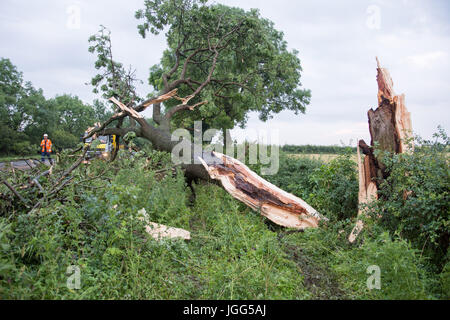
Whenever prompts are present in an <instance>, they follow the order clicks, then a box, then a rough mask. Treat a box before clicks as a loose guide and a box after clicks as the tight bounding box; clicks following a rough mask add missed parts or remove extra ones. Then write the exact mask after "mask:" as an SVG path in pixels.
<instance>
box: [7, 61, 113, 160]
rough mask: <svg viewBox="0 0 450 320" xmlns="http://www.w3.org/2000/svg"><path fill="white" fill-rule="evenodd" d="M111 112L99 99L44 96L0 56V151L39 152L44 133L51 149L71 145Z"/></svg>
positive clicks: (66, 95)
mask: <svg viewBox="0 0 450 320" xmlns="http://www.w3.org/2000/svg"><path fill="white" fill-rule="evenodd" d="M110 115H111V112H110V111H109V110H108V109H107V108H106V106H105V105H104V104H102V103H101V102H100V101H94V105H93V106H91V105H88V104H85V103H84V102H83V101H81V100H80V99H79V98H78V97H77V96H72V95H68V94H64V95H60V96H56V97H55V98H52V99H48V100H47V99H46V98H45V97H44V95H43V91H42V89H35V88H34V87H33V86H32V84H31V83H29V82H24V80H23V78H22V73H21V72H19V71H18V70H17V68H16V67H15V66H14V65H13V64H12V63H11V61H10V60H9V59H5V58H2V59H0V130H1V132H2V139H0V150H1V151H0V153H1V154H3V155H11V154H15V155H27V154H33V153H36V152H39V151H40V148H39V144H40V142H41V139H42V135H43V134H44V133H47V134H48V135H49V138H50V139H51V140H52V142H53V144H54V147H53V149H54V150H60V149H62V148H71V147H74V146H75V145H76V144H77V143H78V142H79V139H80V137H81V135H82V134H83V133H84V131H85V130H86V129H87V128H88V127H89V126H92V124H93V123H94V122H95V121H102V120H105V119H106V118H107V117H109V116H110Z"/></svg>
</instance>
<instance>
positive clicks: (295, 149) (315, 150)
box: [281, 144, 356, 154]
mask: <svg viewBox="0 0 450 320" xmlns="http://www.w3.org/2000/svg"><path fill="white" fill-rule="evenodd" d="M349 149H350V150H351V151H352V152H354V153H356V148H354V147H352V148H350V147H344V146H315V145H310V144H308V145H304V146H297V145H289V144H287V145H284V146H283V147H282V148H281V150H283V151H284V152H286V153H306V154H311V153H312V154H341V153H345V152H347V151H348V150H349Z"/></svg>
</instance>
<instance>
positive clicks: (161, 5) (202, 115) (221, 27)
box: [136, 0, 310, 129]
mask: <svg viewBox="0 0 450 320" xmlns="http://www.w3.org/2000/svg"><path fill="white" fill-rule="evenodd" d="M136 18H138V19H139V20H140V21H141V22H142V24H140V25H139V26H138V29H139V33H140V34H141V35H142V36H143V37H144V38H145V37H146V36H147V34H148V33H153V34H158V33H159V32H161V31H162V30H167V33H166V37H167V43H168V48H167V49H166V50H165V51H164V54H163V57H162V58H161V62H160V63H159V64H158V65H155V66H153V67H152V68H151V69H150V77H149V83H150V84H151V85H153V87H154V88H155V89H156V91H157V92H158V93H159V94H165V93H167V92H170V91H171V90H173V89H175V88H177V89H178V94H180V95H182V96H190V95H193V96H194V98H193V99H192V103H194V104H195V103H200V102H205V103H204V104H202V105H200V106H199V107H198V108H195V110H193V111H192V112H189V113H177V112H175V111H177V109H173V107H174V106H175V105H176V101H170V102H166V103H165V104H166V109H167V110H169V109H171V108H172V111H171V112H169V113H168V116H169V118H172V117H173V122H175V124H176V125H178V126H191V125H192V122H193V121H195V120H203V121H204V122H206V124H207V125H208V126H211V127H214V128H224V129H225V128H226V129H231V128H233V127H234V126H236V125H240V126H241V127H244V126H245V124H246V121H247V118H248V113H249V112H250V111H254V112H257V113H258V114H259V117H260V119H261V120H263V121H265V120H267V119H268V118H270V117H271V116H272V115H273V114H274V113H279V112H280V111H282V110H286V109H289V110H293V111H294V112H295V113H296V114H297V113H299V112H302V113H304V112H305V106H306V105H307V104H308V103H309V100H310V91H309V90H305V89H301V88H300V85H301V83H300V72H301V66H300V60H299V59H298V57H297V53H298V52H297V51H295V50H294V51H293V52H289V51H288V50H287V44H286V41H284V40H283V33H282V32H280V31H277V30H276V29H275V28H274V25H273V22H271V21H269V20H267V19H264V18H262V17H261V16H260V15H259V12H258V10H256V9H252V10H250V11H247V12H246V11H244V10H242V9H240V8H231V7H227V6H224V5H220V4H217V5H211V6H207V5H206V1H186V0H175V1H173V0H172V1H160V0H156V1H152V0H146V1H145V8H144V9H142V10H139V11H137V12H136ZM153 110H154V113H153V118H154V119H155V121H157V122H160V121H163V120H164V119H161V111H160V110H161V108H160V106H159V105H156V106H155V107H154V109H153Z"/></svg>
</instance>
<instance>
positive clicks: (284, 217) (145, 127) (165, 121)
mask: <svg viewBox="0 0 450 320" xmlns="http://www.w3.org/2000/svg"><path fill="white" fill-rule="evenodd" d="M176 91H177V90H172V91H170V92H167V93H165V94H163V95H161V96H159V97H157V98H155V99H149V100H148V101H145V102H144V103H142V104H140V105H139V106H136V107H134V108H131V107H128V106H126V105H124V104H123V103H121V102H120V101H118V100H117V99H115V98H110V100H111V101H112V102H113V103H115V104H116V105H117V106H118V107H119V108H120V110H122V111H121V112H120V113H117V114H115V115H114V116H113V117H111V118H110V119H109V120H108V121H106V122H105V123H104V124H102V125H99V126H96V127H95V129H93V128H91V129H90V130H88V132H89V134H88V136H86V137H85V139H86V138H87V137H89V136H93V135H95V134H96V133H99V132H100V133H102V134H117V135H121V136H124V135H125V134H126V133H127V132H130V131H132V132H134V133H136V135H137V136H139V137H142V138H145V139H147V140H149V141H150V142H151V143H152V144H153V147H154V148H155V149H157V150H161V151H167V152H172V151H173V150H174V148H175V146H177V145H178V143H179V141H172V134H171V131H170V117H171V116H172V115H173V114H174V113H175V112H178V111H180V110H187V109H188V110H193V108H195V107H196V106H198V105H201V104H203V103H204V102H200V103H197V104H195V105H193V106H189V105H188V104H187V103H188V102H189V100H190V99H192V96H189V97H187V98H184V99H182V98H178V97H177V98H178V100H181V101H182V104H180V105H178V106H175V107H172V108H171V109H170V110H168V111H167V112H166V114H165V115H164V116H159V117H158V118H159V119H158V122H159V123H160V125H159V126H153V125H150V124H149V123H148V122H147V121H146V120H145V119H144V117H143V116H142V115H141V114H140V113H139V112H142V111H143V110H144V109H145V108H146V107H147V106H149V105H151V104H154V106H157V108H158V106H159V103H160V102H163V101H165V100H168V99H171V98H173V97H174V96H175V94H176ZM156 110H157V109H156ZM157 111H158V110H157ZM158 112H159V111H158ZM158 112H157V114H158ZM125 116H129V117H131V118H133V119H134V120H136V122H137V123H138V124H139V125H140V126H139V127H135V126H134V127H128V128H121V127H116V128H106V126H107V125H108V124H109V123H111V122H112V121H114V120H117V119H120V120H121V119H123V118H124V117H125ZM120 120H119V121H120ZM198 149H199V150H197V148H196V147H195V145H194V144H193V143H192V142H191V141H184V148H182V150H183V152H184V151H185V150H190V155H191V156H190V162H189V164H184V165H183V166H182V167H183V169H184V170H185V173H186V176H187V177H188V178H190V179H202V180H207V181H213V180H217V181H219V182H221V185H222V186H223V187H224V189H225V190H226V191H227V192H228V193H230V194H231V195H232V196H233V197H235V198H236V199H238V200H240V201H242V202H243V203H245V204H246V205H247V206H249V207H250V208H252V209H253V210H258V211H260V213H261V214H262V215H264V216H266V217H267V218H268V219H270V220H271V221H273V222H274V223H276V224H279V225H281V226H284V227H289V228H295V229H299V230H303V229H305V228H308V227H318V225H319V221H320V220H321V219H325V218H322V217H321V216H320V215H319V214H318V213H317V211H316V210H314V209H313V208H312V207H311V206H309V205H308V204H307V203H306V202H305V201H303V200H302V199H300V198H297V197H296V196H294V195H292V194H289V193H287V192H285V191H283V190H281V189H279V188H277V187H276V186H274V185H272V184H271V183H269V182H267V181H266V180H264V179H263V178H261V177H259V176H258V175H257V174H256V173H255V172H253V171H251V170H250V169H249V168H248V167H247V166H245V165H244V164H242V163H241V162H239V161H238V160H236V159H234V158H231V157H228V156H225V155H223V154H218V153H211V152H203V150H202V146H201V145H200V148H198Z"/></svg>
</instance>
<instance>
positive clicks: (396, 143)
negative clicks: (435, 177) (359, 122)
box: [349, 58, 414, 242]
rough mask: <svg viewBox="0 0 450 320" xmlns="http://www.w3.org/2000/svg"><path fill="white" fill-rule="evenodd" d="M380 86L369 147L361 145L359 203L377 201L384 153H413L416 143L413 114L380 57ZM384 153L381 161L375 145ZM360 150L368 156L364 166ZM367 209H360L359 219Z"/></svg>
mask: <svg viewBox="0 0 450 320" xmlns="http://www.w3.org/2000/svg"><path fill="white" fill-rule="evenodd" d="M377 83H378V108H376V109H375V110H373V109H370V110H369V111H368V113H367V116H368V118H369V132H370V137H371V142H370V146H368V145H367V144H366V143H365V141H364V140H360V141H359V142H358V171H359V204H360V207H361V206H364V205H367V204H368V203H369V202H370V201H372V200H373V199H376V198H377V192H378V188H379V186H380V184H381V182H382V181H383V180H384V179H386V178H387V176H388V173H387V172H386V166H385V165H384V164H383V162H382V156H383V151H385V152H390V153H403V152H408V151H412V150H413V149H414V144H413V141H412V139H411V137H412V125H411V115H410V113H409V112H408V110H407V109H406V106H405V95H404V94H402V95H395V93H394V88H393V87H394V84H393V81H392V78H391V76H390V75H389V72H388V70H387V69H385V68H381V67H380V63H379V61H378V58H377ZM375 144H377V145H378V149H379V150H380V151H382V152H381V153H380V155H379V156H378V158H377V157H376V156H375V154H374V146H375ZM360 150H362V152H363V154H364V155H365V157H364V161H363V163H362V164H361V156H360ZM364 211H365V210H359V211H358V216H359V217H361V215H363V214H364ZM362 228H363V223H362V221H361V220H358V222H357V224H356V226H355V228H354V229H353V231H352V233H351V234H350V236H349V241H350V242H354V241H355V239H356V237H357V236H358V234H359V232H360V231H361V230H362Z"/></svg>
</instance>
